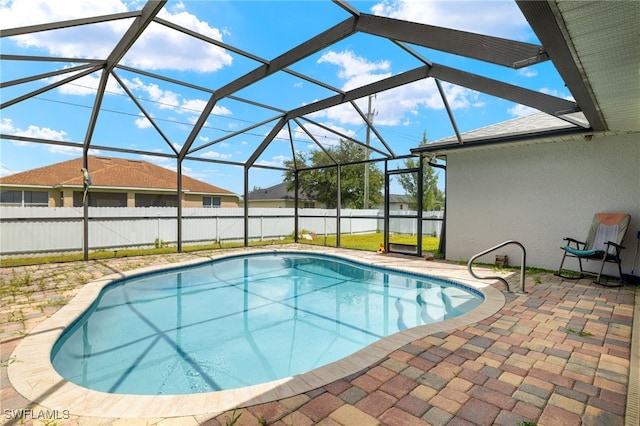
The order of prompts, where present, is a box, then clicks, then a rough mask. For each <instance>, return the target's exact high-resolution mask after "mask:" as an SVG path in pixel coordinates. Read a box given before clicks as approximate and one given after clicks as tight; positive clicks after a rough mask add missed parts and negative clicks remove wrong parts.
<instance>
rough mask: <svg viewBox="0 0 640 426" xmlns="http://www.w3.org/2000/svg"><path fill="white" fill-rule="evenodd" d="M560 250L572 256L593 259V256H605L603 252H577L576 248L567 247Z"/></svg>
mask: <svg viewBox="0 0 640 426" xmlns="http://www.w3.org/2000/svg"><path fill="white" fill-rule="evenodd" d="M562 250H565V251H567V252H569V253H571V254H573V255H574V256H578V257H593V256H597V257H600V258H601V257H602V256H603V255H604V254H605V251H604V250H578V249H576V248H573V247H569V246H564V247H562Z"/></svg>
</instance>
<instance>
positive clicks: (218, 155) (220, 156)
mask: <svg viewBox="0 0 640 426" xmlns="http://www.w3.org/2000/svg"><path fill="white" fill-rule="evenodd" d="M200 157H201V158H209V159H215V160H226V159H228V158H231V157H232V155H231V154H221V153H219V152H218V151H206V152H203V153H202V154H200Z"/></svg>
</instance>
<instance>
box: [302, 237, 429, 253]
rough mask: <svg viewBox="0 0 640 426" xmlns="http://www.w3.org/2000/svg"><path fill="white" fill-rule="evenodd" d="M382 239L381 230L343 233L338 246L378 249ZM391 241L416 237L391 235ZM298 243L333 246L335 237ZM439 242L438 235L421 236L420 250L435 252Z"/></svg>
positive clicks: (404, 241)
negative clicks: (367, 232) (351, 233)
mask: <svg viewBox="0 0 640 426" xmlns="http://www.w3.org/2000/svg"><path fill="white" fill-rule="evenodd" d="M383 241H384V235H383V234H382V232H376V233H374V234H355V235H346V234H345V235H341V236H340V247H342V248H349V249H356V250H366V251H378V247H379V246H380V243H382V242H383ZM391 242H393V243H396V244H415V243H416V237H414V236H411V235H393V236H392V238H391ZM300 243H302V244H315V245H324V246H330V247H335V246H336V237H335V235H332V236H328V237H327V238H326V242H325V238H324V236H318V237H317V238H316V239H315V240H300ZM439 243H440V238H438V237H423V238H422V251H430V252H432V253H434V254H435V253H437V252H438V245H439Z"/></svg>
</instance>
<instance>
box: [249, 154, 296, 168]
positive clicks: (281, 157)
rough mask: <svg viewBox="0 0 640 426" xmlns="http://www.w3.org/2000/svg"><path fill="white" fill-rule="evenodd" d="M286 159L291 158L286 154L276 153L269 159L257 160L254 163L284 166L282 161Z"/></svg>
mask: <svg viewBox="0 0 640 426" xmlns="http://www.w3.org/2000/svg"><path fill="white" fill-rule="evenodd" d="M287 160H291V157H287V156H286V155H276V156H275V157H272V158H271V160H260V161H257V162H256V164H257V165H260V166H268V167H284V162H285V161H287Z"/></svg>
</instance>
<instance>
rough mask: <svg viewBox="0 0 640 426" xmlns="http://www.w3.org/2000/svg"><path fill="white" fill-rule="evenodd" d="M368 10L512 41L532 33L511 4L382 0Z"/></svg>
mask: <svg viewBox="0 0 640 426" xmlns="http://www.w3.org/2000/svg"><path fill="white" fill-rule="evenodd" d="M371 11H372V13H373V14H375V15H381V16H386V17H389V18H395V19H402V20H406V21H412V22H418V23H421V24H429V25H435V26H439V27H446V28H452V29H456V30H461V31H468V32H474V33H480V34H486V35H492V36H496V37H504V38H511V39H515V40H524V39H527V38H530V37H531V35H532V34H533V32H532V31H531V30H530V29H529V24H528V23H527V21H526V19H525V18H524V16H523V15H522V12H520V9H518V6H517V5H516V4H515V2H513V1H492V2H485V1H442V0H383V1H382V2H380V3H378V4H376V5H374V6H373V7H372V8H371Z"/></svg>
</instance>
